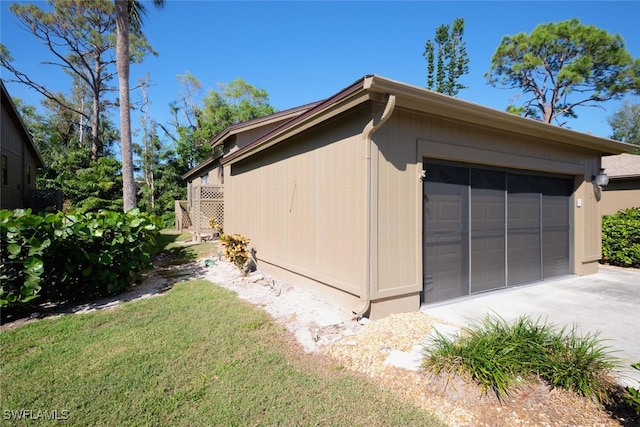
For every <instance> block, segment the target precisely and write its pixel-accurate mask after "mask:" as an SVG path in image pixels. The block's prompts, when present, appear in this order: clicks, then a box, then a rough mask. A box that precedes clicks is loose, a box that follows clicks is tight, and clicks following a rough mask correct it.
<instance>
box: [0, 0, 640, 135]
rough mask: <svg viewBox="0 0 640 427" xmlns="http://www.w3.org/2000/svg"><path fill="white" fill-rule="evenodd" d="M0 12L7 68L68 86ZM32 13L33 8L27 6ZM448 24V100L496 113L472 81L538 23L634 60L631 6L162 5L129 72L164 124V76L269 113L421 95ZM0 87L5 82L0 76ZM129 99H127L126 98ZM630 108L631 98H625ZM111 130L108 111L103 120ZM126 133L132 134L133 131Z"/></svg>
mask: <svg viewBox="0 0 640 427" xmlns="http://www.w3.org/2000/svg"><path fill="white" fill-rule="evenodd" d="M10 3H11V2H9V1H6V0H1V16H0V18H1V38H0V40H1V42H2V43H3V44H4V45H5V46H7V47H8V49H9V51H10V53H11V55H12V56H13V58H14V65H15V66H16V68H18V69H20V70H23V71H25V72H26V73H27V74H29V75H30V76H32V78H33V79H34V80H36V81H38V82H40V83H44V84H46V85H47V86H50V87H52V88H55V89H58V90H63V91H66V90H68V88H69V86H70V79H69V78H68V77H66V76H65V75H64V74H62V73H61V72H59V71H58V70H57V69H56V68H55V67H52V66H45V65H39V62H40V61H42V60H44V59H47V58H50V57H49V56H48V53H47V50H46V48H44V47H43V46H41V45H39V44H38V42H37V41H36V40H35V38H34V37H33V36H32V35H31V34H29V33H27V32H26V31H24V30H22V29H20V28H19V27H18V26H17V23H16V18H15V17H14V16H13V14H12V13H11V12H9V10H8V7H9V4H10ZM33 3H38V4H40V5H42V6H44V2H33ZM457 17H462V18H464V19H465V34H464V39H465V41H466V43H467V52H468V54H469V59H470V67H469V71H470V72H469V74H468V75H466V76H465V77H464V78H463V79H462V80H461V82H462V83H463V84H465V85H467V86H469V88H468V89H465V90H462V91H461V92H460V93H459V95H458V98H460V99H464V100H467V101H471V102H473V103H477V104H482V105H486V106H489V107H492V108H496V109H499V110H504V108H505V107H506V105H507V104H508V103H509V99H510V98H511V97H513V96H514V95H516V94H517V92H515V91H507V90H502V89H497V88H493V87H491V86H489V85H488V84H487V83H486V80H485V78H484V74H485V72H486V71H488V69H489V66H490V60H491V55H492V54H493V52H494V51H495V50H496V48H497V47H498V45H499V44H500V40H501V39H502V37H503V36H505V35H513V34H516V33H518V32H525V33H529V32H531V30H533V28H534V27H535V26H536V25H537V24H540V23H547V22H558V21H563V20H567V19H570V18H574V17H575V18H578V19H580V20H581V22H583V23H584V24H592V25H595V26H597V27H599V28H602V29H604V30H607V31H608V32H610V33H613V34H621V35H622V36H623V38H624V39H625V41H626V44H627V49H628V50H629V52H630V53H631V54H632V55H633V56H634V57H640V31H639V28H640V20H639V18H638V17H640V2H638V1H623V2H614V1H579V2H578V1H572V2H555V1H554V2H544V1H536V2H533V1H501V2H487V1H470V2H463V1H447V2H436V1H409V2H401V1H325V2H313V1H297V2H275V1H260V2H246V1H235V2H224V1H204V0H200V1H192V0H191V1H179V0H168V1H165V7H164V8H163V9H160V10H155V9H154V8H153V6H152V5H151V4H150V3H149V5H148V15H147V16H146V19H145V27H144V28H145V33H146V35H147V38H148V39H149V41H150V43H151V45H152V46H153V47H154V49H155V50H156V51H157V52H158V53H159V56H157V57H147V58H146V59H145V60H144V62H143V63H142V64H140V65H135V66H133V68H132V81H133V82H135V81H136V80H137V78H138V77H140V76H142V75H144V73H146V72H149V73H150V77H151V80H152V82H153V84H154V86H153V87H152V88H151V89H150V91H149V96H150V99H151V102H152V105H151V110H150V114H151V117H152V118H154V119H155V120H156V121H161V122H164V121H167V120H169V112H168V111H169V109H168V105H169V103H170V102H171V101H173V100H175V99H177V98H178V96H179V92H180V86H179V84H178V81H177V80H176V76H177V75H179V74H184V73H185V72H187V71H188V72H190V73H191V74H193V75H195V76H196V77H197V78H198V79H199V80H200V81H201V82H202V83H203V86H204V87H205V89H216V88H217V84H218V83H226V82H230V81H232V80H233V79H235V78H237V77H241V78H242V79H244V80H245V81H247V82H248V83H249V84H251V85H253V86H256V87H258V88H262V89H265V90H266V91H267V92H268V93H269V95H270V102H271V104H272V105H273V106H274V107H275V108H277V109H278V110H284V109H287V108H291V107H295V106H298V105H302V104H306V103H309V102H313V101H317V100H320V99H324V98H327V97H329V96H331V95H333V94H334V93H336V92H338V91H340V90H341V89H343V88H344V87H346V86H348V85H350V84H351V83H353V82H354V81H355V80H356V79H359V78H360V77H362V76H364V75H366V74H378V75H381V76H384V77H387V78H390V79H393V80H398V81H401V82H404V83H408V84H412V85H415V86H421V87H424V86H425V85H426V61H425V59H424V57H423V56H422V53H423V51H424V44H425V42H426V40H427V39H429V38H433V35H434V30H435V28H436V27H437V26H439V25H441V24H444V23H451V22H453V20H454V19H455V18H457ZM2 77H3V79H4V78H7V77H9V76H8V75H7V72H6V71H5V70H2ZM7 87H8V90H9V92H10V94H11V95H12V96H15V97H18V98H21V99H22V100H23V101H25V102H27V103H29V104H32V105H38V104H39V100H40V98H39V96H38V95H37V93H35V92H34V91H33V90H31V89H29V88H27V87H24V86H22V85H18V84H7ZM134 96H135V95H134ZM631 99H632V100H633V101H634V102H637V101H638V97H632V98H631ZM618 105H619V104H618V103H614V102H609V103H607V104H605V105H604V106H605V108H606V110H602V109H599V108H587V109H585V108H582V109H578V110H577V113H578V115H579V118H578V119H577V120H571V121H570V122H569V126H568V127H571V128H572V129H575V130H579V131H582V132H587V133H592V134H595V135H598V136H605V137H608V136H609V135H610V128H609V125H608V124H607V121H606V118H607V117H608V116H610V115H611V114H612V113H613V112H614V111H615V109H616V107H617V106H618ZM112 118H113V121H114V122H115V123H116V124H118V115H117V111H116V110H113V112H112ZM136 124H137V122H134V126H135V125H136Z"/></svg>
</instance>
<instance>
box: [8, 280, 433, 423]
mask: <svg viewBox="0 0 640 427" xmlns="http://www.w3.org/2000/svg"><path fill="white" fill-rule="evenodd" d="M0 348H1V351H2V353H1V357H0V369H1V371H0V374H1V376H0V378H1V379H0V399H1V401H0V408H1V410H2V415H1V417H2V421H3V422H4V423H8V424H6V425H39V424H41V423H39V422H37V421H34V420H32V419H26V420H24V419H23V420H18V419H17V417H18V416H19V415H22V416H23V417H24V416H26V417H27V418H38V417H41V420H42V419H44V418H46V417H47V416H51V415H52V412H45V411H57V416H58V417H63V418H68V419H67V420H66V421H65V422H64V424H65V425H78V426H88V425H92V426H99V425H101V426H125V425H126V426H147V425H151V426H156V425H157V426H180V425H189V426H214V425H224V426H245V425H251V426H254V425H287V426H288V425H332V426H335V425H356V426H358V425H367V426H369V425H372V426H373V425H380V426H391V425H403V426H409V425H410V426H419V425H427V426H436V425H441V423H440V422H439V421H437V420H435V419H434V418H432V417H431V416H430V415H429V414H427V413H425V412H424V411H422V410H420V409H418V408H416V407H414V406H411V405H409V404H407V403H404V402H402V401H400V400H399V399H398V398H397V397H396V396H395V395H391V394H390V393H387V392H385V391H382V390H381V389H380V388H378V387H377V386H376V384H375V383H373V382H372V381H370V380H368V379H366V378H363V377H359V376H356V375H353V374H350V373H347V372H345V370H343V369H342V368H341V367H340V366H335V365H333V364H332V362H331V361H330V359H328V358H325V357H324V356H321V355H309V354H305V353H304V352H303V351H302V350H301V349H300V348H299V347H298V346H297V344H296V343H295V341H293V338H292V337H291V335H290V334H289V333H288V332H286V331H285V330H284V328H283V327H282V326H280V325H277V324H275V323H273V322H272V321H271V319H270V317H269V316H268V314H266V313H265V312H263V311H261V310H259V309H257V308H254V307H253V306H251V305H250V304H248V303H246V302H243V301H241V300H239V299H238V298H237V297H236V296H235V294H234V293H232V292H231V291H228V290H226V289H224V288H221V287H218V286H215V285H213V284H211V283H209V282H207V281H202V280H197V281H189V282H182V283H179V284H177V285H176V286H174V287H173V289H171V290H170V291H168V292H167V293H166V294H164V295H163V296H160V297H156V298H150V299H145V300H138V301H134V302H131V303H126V304H124V305H122V306H121V307H119V308H116V309H113V310H106V311H101V312H94V313H89V314H75V315H67V316H64V317H60V318H56V319H43V320H40V321H37V322H34V323H30V324H27V325H24V326H22V327H20V328H17V329H14V330H6V331H4V332H1V333H0ZM23 410H24V411H31V412H20V411H23ZM11 411H14V412H11ZM39 411H41V412H39ZM56 424H57V423H56Z"/></svg>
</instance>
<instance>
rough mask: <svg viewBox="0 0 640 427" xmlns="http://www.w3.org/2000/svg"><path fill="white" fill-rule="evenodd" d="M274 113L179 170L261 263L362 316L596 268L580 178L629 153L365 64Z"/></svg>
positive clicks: (593, 199) (588, 203) (595, 193)
mask: <svg viewBox="0 0 640 427" xmlns="http://www.w3.org/2000/svg"><path fill="white" fill-rule="evenodd" d="M278 114H280V116H277V115H276V116H273V117H272V116H269V117H265V118H263V119H259V121H251V122H247V123H245V124H239V125H236V126H233V127H231V128H229V129H227V130H225V131H224V132H223V133H221V134H220V135H219V136H218V137H217V138H216V139H215V140H214V142H213V143H214V145H223V146H224V152H223V154H222V157H219V158H216V159H212V160H211V161H209V162H205V163H203V165H200V166H199V167H198V168H196V169H194V170H193V171H191V172H190V173H189V174H187V175H186V176H185V177H186V178H187V180H189V179H192V181H191V182H194V181H195V180H197V178H196V177H201V176H204V175H205V174H207V173H208V175H209V177H210V178H209V179H213V177H212V175H211V174H213V176H220V178H219V179H220V181H221V182H224V231H225V232H226V233H240V234H242V235H243V236H245V237H248V238H249V239H251V246H252V247H255V249H256V251H257V260H258V265H259V268H260V269H261V270H262V271H264V272H265V273H267V274H271V275H273V276H275V277H278V278H280V279H281V280H288V281H290V282H292V283H295V284H296V285H299V286H301V287H305V288H307V289H309V290H311V291H313V292H315V293H317V294H319V295H322V296H324V297H325V298H330V299H331V300H333V301H334V302H336V303H339V304H340V305H342V306H344V307H346V308H348V309H350V310H352V311H353V312H354V313H356V314H358V315H368V316H369V317H371V318H379V317H383V316H386V315H388V314H390V313H394V312H403V311H414V310H418V309H419V307H420V305H421V304H430V303H436V302H440V301H445V300H449V299H452V298H458V297H464V296H468V295H472V294H476V293H479V292H485V291H489V290H496V289H504V288H508V287H511V286H518V285H522V284H525V283H532V282H537V281H542V280H545V279H548V278H551V277H557V276H563V275H571V274H577V275H585V274H592V273H596V272H597V271H598V260H600V257H601V241H600V230H601V223H600V211H599V203H598V198H599V192H600V189H599V187H597V186H595V185H594V184H593V183H592V182H591V181H592V176H594V175H596V174H597V173H598V171H599V168H600V167H601V165H600V158H601V157H602V156H606V155H611V154H621V153H624V152H630V151H632V150H633V149H634V147H633V146H631V145H629V144H624V143H620V142H616V141H613V140H609V139H604V138H598V137H595V136H592V135H587V134H583V133H578V132H575V131H572V130H568V129H564V128H560V127H557V126H553V125H550V124H546V123H542V122H539V121H535V120H531V119H526V118H522V117H519V116H516V115H513V114H509V113H506V112H503V111H497V110H494V109H490V108H487V107H483V106H480V105H476V104H472V103H469V102H465V101H462V100H459V99H456V98H452V97H450V96H446V95H442V94H439V93H435V92H432V91H428V90H425V89H422V88H419V87H414V86H410V85H407V84H403V83H400V82H396V81H393V80H389V79H386V78H384V77H380V76H375V75H369V76H365V77H363V78H361V79H358V80H357V81H356V82H354V83H353V84H351V85H350V86H348V87H346V88H345V89H343V90H342V91H340V92H338V93H336V94H335V95H333V96H331V97H330V98H328V99H326V100H324V101H321V102H319V103H316V104H311V105H309V106H306V107H302V108H301V109H299V110H289V111H288V112H282V113H278ZM285 117H287V119H285ZM278 118H280V119H282V120H278ZM261 124H263V125H264V126H265V127H264V128H262V127H261ZM221 170H222V175H220V171H221Z"/></svg>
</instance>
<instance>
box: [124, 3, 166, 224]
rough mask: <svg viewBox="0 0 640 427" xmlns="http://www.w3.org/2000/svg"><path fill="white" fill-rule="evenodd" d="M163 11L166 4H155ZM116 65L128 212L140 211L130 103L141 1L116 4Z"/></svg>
mask: <svg viewBox="0 0 640 427" xmlns="http://www.w3.org/2000/svg"><path fill="white" fill-rule="evenodd" d="M153 4H154V5H155V6H156V7H162V5H164V0H153ZM115 12H116V65H117V69H118V83H119V85H118V86H119V93H120V137H121V143H120V144H121V150H122V186H123V200H124V211H125V212H126V211H129V210H130V209H133V208H135V207H136V183H135V180H134V177H133V169H134V167H133V146H132V142H131V102H130V100H129V65H130V62H131V60H132V57H131V53H130V51H129V38H130V37H129V36H130V32H131V31H133V32H136V33H141V28H142V17H143V15H144V13H145V9H144V6H143V5H142V3H141V2H140V1H137V0H115Z"/></svg>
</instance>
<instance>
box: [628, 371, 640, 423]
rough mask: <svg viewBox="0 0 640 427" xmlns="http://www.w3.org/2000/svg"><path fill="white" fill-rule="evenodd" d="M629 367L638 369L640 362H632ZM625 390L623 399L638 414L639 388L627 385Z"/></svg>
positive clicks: (639, 411) (639, 409)
mask: <svg viewBox="0 0 640 427" xmlns="http://www.w3.org/2000/svg"><path fill="white" fill-rule="evenodd" d="M631 367H632V368H633V369H637V370H638V371H640V363H634V364H633V365H631ZM626 391H627V393H626V395H625V400H626V401H627V403H628V404H629V405H631V406H633V407H634V409H635V410H636V414H638V415H640V389H637V388H633V387H627V388H626Z"/></svg>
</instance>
